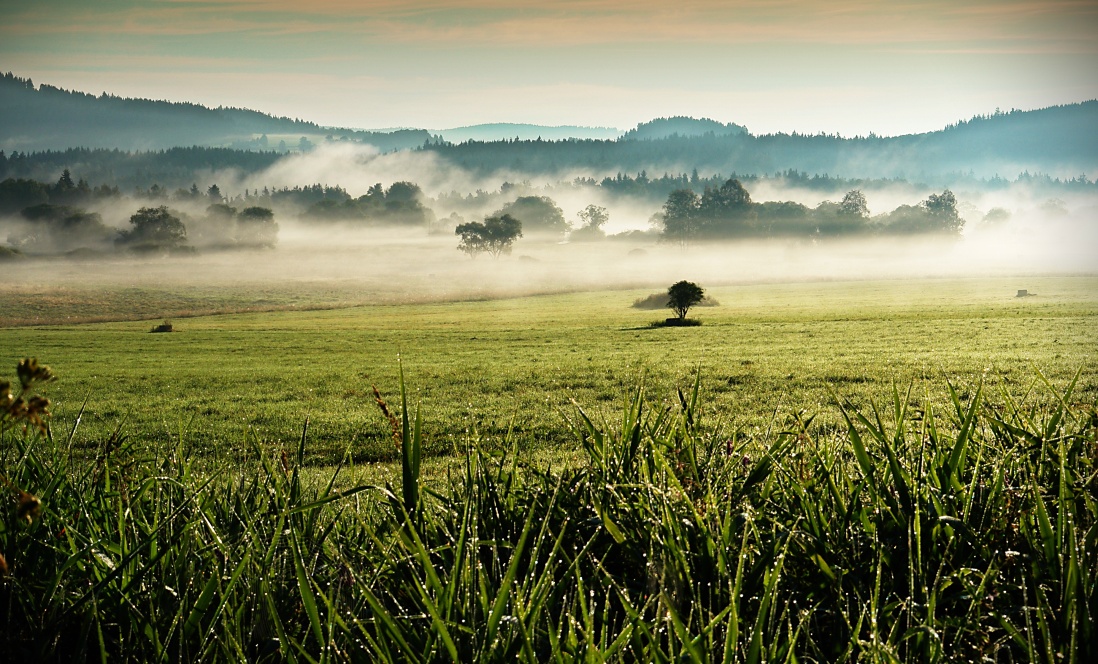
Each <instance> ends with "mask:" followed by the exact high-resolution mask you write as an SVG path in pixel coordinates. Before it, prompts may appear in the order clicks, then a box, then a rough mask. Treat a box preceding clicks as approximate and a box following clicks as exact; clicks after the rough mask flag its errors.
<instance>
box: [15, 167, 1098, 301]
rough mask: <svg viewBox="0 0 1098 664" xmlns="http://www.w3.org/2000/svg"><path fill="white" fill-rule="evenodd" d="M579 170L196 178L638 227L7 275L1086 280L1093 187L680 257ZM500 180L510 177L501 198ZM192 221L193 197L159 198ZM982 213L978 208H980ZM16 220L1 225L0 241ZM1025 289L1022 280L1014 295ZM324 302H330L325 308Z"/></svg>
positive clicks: (706, 247) (628, 282)
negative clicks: (588, 213)
mask: <svg viewBox="0 0 1098 664" xmlns="http://www.w3.org/2000/svg"><path fill="white" fill-rule="evenodd" d="M600 175H601V174H598V173H590V172H580V171H576V172H561V173H557V174H554V175H553V176H552V177H545V176H542V178H541V179H540V180H533V179H531V178H530V177H529V176H528V175H526V174H523V173H521V172H517V171H516V172H502V173H501V172H497V173H493V174H491V175H490V176H477V175H474V174H472V173H470V172H468V171H465V170H463V169H460V168H456V167H454V166H452V165H450V164H447V163H444V162H443V161H441V160H440V159H439V158H438V157H437V156H435V155H434V154H433V153H431V152H399V153H392V154H385V155H379V154H377V153H375V152H371V151H368V150H363V149H362V148H361V147H356V146H344V145H333V146H326V147H323V148H321V149H318V150H317V151H315V152H313V153H308V154H302V155H298V156H295V157H294V158H290V159H284V160H281V161H279V162H278V163H276V164H275V165H274V166H272V167H271V168H270V169H269V170H267V171H265V172H263V173H260V174H257V175H252V176H246V177H245V176H240V175H239V174H234V173H231V172H226V171H219V172H216V173H210V174H209V177H210V180H209V182H210V183H217V184H218V185H219V187H220V188H221V190H222V192H223V193H225V194H226V195H229V196H236V195H238V194H240V193H242V192H243V191H244V190H245V189H249V190H255V189H260V188H263V187H270V188H280V187H290V188H292V187H295V186H301V185H307V184H311V183H323V184H327V185H338V186H341V187H343V188H344V189H346V190H347V191H348V192H349V193H350V195H351V196H359V195H361V194H363V193H365V192H366V190H367V189H368V188H369V187H370V186H371V185H374V184H375V183H379V182H380V183H382V184H383V185H384V186H388V185H390V184H391V183H393V182H396V181H410V182H415V183H417V184H419V185H420V187H421V188H422V189H423V190H424V193H425V194H426V196H427V197H428V199H427V201H426V203H427V204H428V205H429V206H431V207H432V208H433V209H434V212H435V214H436V215H437V217H439V218H440V219H441V218H444V217H446V216H447V215H448V214H449V213H450V212H453V211H455V210H452V209H448V208H447V207H444V206H443V205H442V204H441V203H440V202H439V201H440V200H449V199H445V198H444V199H439V198H438V197H439V196H440V195H445V194H450V193H451V192H456V193H457V194H459V195H462V196H464V195H468V194H473V193H475V192H477V191H480V192H482V193H485V192H488V194H490V195H485V196H484V197H483V201H484V204H483V205H482V206H481V207H480V208H479V209H477V208H476V207H475V206H474V207H473V208H468V207H467V208H466V209H463V210H462V211H461V212H460V214H462V215H463V217H465V218H466V219H467V220H472V219H478V218H479V216H480V215H484V214H489V213H491V212H492V211H493V209H494V208H497V207H498V206H501V205H502V204H503V203H506V202H508V201H509V200H514V198H515V197H516V196H518V195H520V194H523V193H538V194H541V195H547V196H550V197H551V198H552V199H553V200H554V201H555V202H556V204H557V205H558V206H559V207H560V208H561V209H562V210H563V212H564V214H565V217H566V219H568V220H569V221H570V222H572V223H573V224H577V223H578V219H577V213H578V211H579V210H581V209H583V208H584V207H585V206H587V205H589V204H596V205H601V206H604V207H606V208H607V210H608V212H609V215H610V221H609V223H608V224H607V226H605V228H604V229H605V230H606V231H607V233H608V234H610V235H613V234H615V233H621V232H623V231H629V230H644V231H649V232H648V233H646V234H642V235H635V236H632V237H630V238H628V239H623V238H620V237H619V238H614V237H610V238H608V239H606V240H603V241H597V242H567V241H561V240H560V239H556V240H545V239H537V238H532V237H525V238H522V239H519V240H518V241H517V242H516V243H515V245H514V248H513V252H512V254H511V255H509V256H503V257H501V258H499V259H498V260H494V259H492V258H491V257H489V256H480V257H478V258H476V259H475V260H474V259H470V258H468V257H467V256H465V255H464V254H462V253H461V252H460V251H458V250H457V238H456V237H455V236H454V235H453V233H452V228H436V229H435V230H436V231H437V232H436V233H435V234H428V232H427V230H426V229H424V228H418V227H417V228H388V229H386V228H382V227H376V226H368V225H364V224H358V225H356V224H354V223H350V222H348V223H342V224H330V223H321V222H316V221H311V220H308V219H306V218H302V217H300V216H298V215H297V214H295V213H294V212H293V211H288V210H276V215H277V216H276V220H277V222H278V224H279V226H280V232H279V242H278V246H277V248H275V249H273V250H267V251H220V252H212V251H210V252H206V251H200V252H198V253H197V254H196V255H193V256H186V257H170V258H163V257H156V258H149V257H146V258H132V257H125V256H120V255H117V254H110V255H109V256H108V257H107V258H105V259H100V260H95V261H92V260H87V261H65V260H60V259H55V260H50V261H23V262H22V263H21V264H20V267H19V269H17V270H8V274H9V284H8V286H9V287H20V286H21V285H30V284H33V285H34V286H35V287H66V286H72V287H79V288H93V287H98V286H104V287H112V286H113V287H149V286H154V287H162V288H179V289H185V288H188V287H198V286H203V287H223V288H239V289H245V290H248V291H249V292H252V291H254V292H261V291H263V290H264V289H277V288H279V287H281V286H284V287H287V288H291V289H295V290H296V291H300V292H301V293H303V295H302V296H301V297H300V298H298V300H297V301H300V302H301V306H308V293H309V292H310V289H312V290H314V291H320V290H324V291H325V292H328V293H335V294H336V295H334V296H332V297H335V298H336V299H339V300H340V301H341V302H346V303H356V302H401V301H447V300H458V299H469V298H488V297H505V296H518V295H526V294H536V293H550V292H561V291H572V290H587V289H625V288H646V289H660V288H666V286H667V285H668V284H670V283H672V282H674V281H677V280H680V279H689V280H693V281H697V282H699V283H701V284H703V285H721V284H737V283H749V282H762V281H803V280H819V279H827V280H847V279H851V280H853V279H875V278H889V279H891V278H923V277H956V276H982V275H1029V274H1066V273H1096V272H1098V193H1095V192H1093V188H1090V189H1080V190H1079V191H1077V192H1075V191H1068V192H1066V193H1065V192H1059V193H1058V195H1057V196H1056V198H1055V199H1050V196H1048V193H1047V192H1046V191H1044V190H1041V189H1040V188H1036V187H1031V186H1028V185H1024V184H1014V185H1011V186H1009V187H1003V188H1000V189H998V190H993V191H987V190H983V189H978V188H977V189H966V188H965V187H963V186H958V187H957V188H956V189H954V193H955V194H956V196H957V199H958V201H959V209H960V212H961V214H962V216H963V217H964V218H965V219H966V226H965V230H964V233H963V235H962V236H961V237H957V238H938V237H926V236H916V235H905V236H873V237H865V238H850V239H813V238H780V239H773V240H750V241H740V242H725V243H719V244H701V243H696V244H692V245H690V246H687V247H681V246H679V245H677V244H673V243H665V242H660V241H659V239H658V234H657V233H655V232H652V230H653V226H652V218H653V215H654V214H656V213H657V212H658V211H659V209H660V205H661V202H662V201H660V200H652V199H650V198H644V197H632V198H630V197H623V196H620V195H613V194H611V193H609V192H607V191H604V190H602V188H600V187H592V186H586V185H573V184H570V183H571V182H572V181H573V180H574V178H576V177H595V178H596V179H597V178H598V177H599V176H600ZM504 182H511V183H522V184H520V185H519V186H514V187H511V188H510V189H507V188H505V190H504V191H501V185H502V184H503V183H504ZM748 190H749V191H750V193H751V195H752V199H753V200H754V201H756V202H763V201H770V200H774V201H782V200H792V201H796V202H800V203H803V204H805V205H807V206H809V207H815V206H816V205H818V204H819V203H820V202H821V201H824V200H836V201H837V200H840V199H841V198H842V196H843V194H844V193H845V192H843V191H838V190H836V191H821V190H819V189H815V188H813V189H809V188H797V187H790V186H787V185H785V184H783V183H782V181H781V180H760V181H758V182H754V183H751V184H749V185H748ZM937 191H940V189H935V188H931V187H928V186H920V185H916V184H910V183H899V184H893V185H883V186H874V187H872V188H867V189H865V190H864V193H865V195H866V198H867V201H868V205H869V209H870V212H871V214H880V213H886V212H889V211H891V210H893V209H895V208H896V207H897V206H899V205H915V204H917V203H918V202H919V201H921V200H923V199H925V198H926V196H927V195H929V194H930V193H935V192H937ZM147 204H149V203H148V202H143V201H140V200H135V199H131V198H123V199H120V200H113V201H109V202H105V203H99V204H96V205H93V206H92V208H93V211H96V212H99V213H100V214H101V215H102V217H103V221H104V223H105V224H107V225H108V226H111V227H114V228H117V229H124V228H126V227H127V225H128V224H127V220H128V218H129V215H131V214H133V212H134V211H135V210H136V209H137V208H138V207H139V206H141V205H147ZM168 205H169V207H173V208H182V211H183V212H185V213H186V214H189V215H192V216H194V217H198V216H200V215H202V214H203V213H204V210H203V207H204V204H202V203H189V204H188V203H182V202H179V203H177V202H171V203H168ZM989 213H991V214H989ZM18 223H21V222H19V221H18V220H15V221H12V220H7V221H6V222H5V221H0V241H3V239H4V238H5V237H7V235H8V231H9V230H11V228H12V225H13V224H18ZM1020 287H1024V286H1020ZM330 299H331V298H329V300H326V302H327V301H330Z"/></svg>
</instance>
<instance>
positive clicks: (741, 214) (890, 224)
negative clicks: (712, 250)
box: [656, 179, 965, 245]
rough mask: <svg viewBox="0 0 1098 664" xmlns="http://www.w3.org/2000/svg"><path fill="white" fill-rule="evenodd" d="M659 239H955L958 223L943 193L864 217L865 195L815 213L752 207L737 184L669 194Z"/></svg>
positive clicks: (784, 204)
mask: <svg viewBox="0 0 1098 664" xmlns="http://www.w3.org/2000/svg"><path fill="white" fill-rule="evenodd" d="M656 221H657V223H658V224H659V225H660V227H661V235H662V238H663V239H664V240H667V241H671V242H677V243H679V244H682V245H687V244H690V243H692V242H695V241H703V240H722V239H735V238H771V237H812V238H817V237H839V236H846V237H849V236H858V235H866V234H871V233H873V234H918V233H934V234H945V235H959V234H960V232H961V230H962V229H963V228H964V224H965V222H964V220H963V219H962V218H961V216H960V214H959V213H958V211H957V198H956V196H954V194H953V192H951V191H950V190H948V189H946V190H945V191H943V192H942V193H941V194H931V195H930V196H928V197H927V199H926V200H924V201H922V202H920V203H919V204H918V205H901V206H900V207H898V208H896V209H895V210H893V211H892V212H889V213H886V214H880V215H877V216H875V217H870V215H869V208H868V206H867V205H866V199H865V195H864V194H862V192H861V191H859V190H857V189H855V190H851V191H849V192H847V193H846V195H845V196H844V197H843V199H842V201H841V202H838V203H836V202H834V201H823V202H821V203H820V204H819V205H817V206H816V207H815V208H810V207H808V206H807V205H803V204H801V203H796V202H793V201H767V202H764V203H756V202H754V201H752V200H751V194H750V193H748V191H747V189H746V188H745V187H744V186H743V183H741V182H740V181H739V180H735V179H730V180H727V181H726V182H725V183H724V184H722V185H721V186H720V187H706V188H705V190H704V191H703V192H702V193H701V194H700V195H699V194H697V193H696V192H694V190H692V189H677V190H675V191H673V192H671V193H670V194H669V195H668V197H667V201H666V202H664V204H663V207H662V209H661V210H660V212H659V214H657V216H656Z"/></svg>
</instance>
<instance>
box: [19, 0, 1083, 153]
mask: <svg viewBox="0 0 1098 664" xmlns="http://www.w3.org/2000/svg"><path fill="white" fill-rule="evenodd" d="M5 15H6V20H5V21H3V22H2V27H0V36H2V37H3V38H2V39H0V62H2V63H3V65H2V68H3V69H4V70H10V71H12V72H13V73H15V74H16V75H19V76H23V77H30V78H32V79H34V80H35V81H37V82H48V83H50V84H51V85H56V86H60V87H64V88H68V89H76V90H82V91H86V92H90V93H93V94H98V93H99V92H102V91H106V92H108V93H111V94H117V95H120V96H127V97H140V98H151V99H165V100H171V101H189V102H194V103H200V104H204V105H208V106H213V107H216V106H232V107H242V108H249V109H254V110H259V111H262V112H265V113H271V114H273V115H278V116H288V117H299V118H302V119H306V120H310V121H313V122H316V123H318V124H320V125H323V126H332V127H363V128H369V127H397V126H412V127H422V128H440V127H442V128H460V127H467V126H473V125H479V124H490V123H522V124H538V125H546V126H562V125H574V126H581V127H614V128H619V129H628V128H631V127H633V126H635V125H636V124H638V123H639V122H644V121H647V120H651V119H652V118H655V117H668V116H677V115H685V116H693V117H708V118H712V119H714V120H718V121H721V122H735V123H737V124H741V125H744V126H746V127H747V128H748V129H749V130H751V131H752V132H753V133H774V132H794V131H795V132H799V133H808V134H814V133H819V132H824V133H838V134H841V135H844V136H857V135H867V134H869V133H871V132H872V133H876V134H878V135H899V134H909V133H919V132H924V131H932V130H936V129H941V128H942V127H944V126H945V125H948V124H950V123H953V122H956V121H958V120H965V119H968V118H971V117H973V116H975V115H983V114H989V113H993V112H994V111H995V110H996V109H1002V110H1004V111H1006V110H1010V109H1013V108H1017V109H1021V110H1027V109H1035V108H1043V107H1047V106H1053V105H1059V104H1066V103H1075V102H1081V101H1085V100H1088V99H1093V98H1096V97H1098V74H1095V72H1098V67H1096V66H1095V65H1096V64H1098V63H1096V55H1098V43H1096V42H1095V40H1094V39H1093V35H1094V34H1095V28H1096V27H1098V7H1096V6H1095V5H1094V4H1093V3H1091V2H1076V1H1066V2H1058V3H1038V2H1032V1H1014V2H987V1H977V2H971V1H969V2H961V3H953V2H944V1H938V0H935V1H932V2H898V3H887V4H882V5H866V4H864V3H857V2H853V1H852V0H845V1H844V2H839V3H826V4H825V3H818V2H807V1H804V0H795V1H793V2H788V3H777V4H774V3H766V2H757V1H750V2H733V3H718V2H713V1H712V0H692V1H689V2H683V3H675V4H674V5H669V4H666V3H659V2H634V3H628V4H627V3H618V2H598V3H587V2H583V3H580V2H564V3H547V2H531V3H526V4H524V5H522V6H519V7H515V6H512V5H511V4H509V3H502V2H498V1H497V0H462V1H461V2H448V1H443V0H432V1H430V2H428V1H427V0H417V1H416V2H402V3H396V2H388V1H373V2H366V3H348V2H344V1H342V0H322V1H320V2H317V3H313V4H312V5H310V7H309V9H308V10H303V9H300V8H299V6H298V5H297V4H296V3H290V2H286V1H285V0H239V1H235V2H224V3H206V2H197V1H192V0H177V1H174V2H159V3H143V2H137V0H109V1H107V2H101V3H95V4H94V5H88V4H87V3H83V2H75V1H74V0H58V1H56V2H51V3H33V4H27V5H24V6H19V7H12V6H9V7H7V8H6V9H5Z"/></svg>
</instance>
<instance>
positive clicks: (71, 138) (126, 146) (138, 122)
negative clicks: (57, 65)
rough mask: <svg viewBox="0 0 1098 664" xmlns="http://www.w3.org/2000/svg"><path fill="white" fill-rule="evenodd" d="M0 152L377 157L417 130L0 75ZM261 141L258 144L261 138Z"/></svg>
mask: <svg viewBox="0 0 1098 664" xmlns="http://www.w3.org/2000/svg"><path fill="white" fill-rule="evenodd" d="M0 118H2V119H3V121H2V122H0V149H6V150H8V151H12V150H20V151H24V152H25V151H40V150H58V149H65V148H74V147H84V148H118V149H121V150H159V149H164V148H171V147H177V146H202V147H232V148H237V149H258V150H280V151H289V150H294V149H297V148H299V147H300V146H301V145H302V143H301V139H302V138H303V137H304V138H305V139H306V141H308V143H306V144H305V145H308V144H312V143H316V142H318V141H320V140H325V139H326V137H328V136H332V138H333V139H335V140H340V139H344V137H345V140H348V141H355V142H358V143H366V144H370V145H373V146H376V147H377V148H378V149H379V150H381V151H383V152H385V151H389V150H399V149H404V148H411V147H415V146H419V145H423V143H424V142H425V141H427V140H428V139H430V138H431V135H430V134H429V133H428V132H427V131H426V130H423V129H407V130H399V131H394V132H391V133H381V132H369V131H355V130H349V129H333V128H326V127H321V126H319V125H317V124H315V123H313V122H307V121H304V120H294V119H290V118H285V117H274V116H271V115H267V114H265V113H260V112H258V111H251V110H247V109H241V108H207V107H206V106H201V105H199V104H191V103H178V102H168V101H153V100H150V99H130V98H124V97H117V96H114V95H109V94H107V93H103V94H101V95H99V96H96V95H91V94H86V93H83V92H76V91H70V90H64V89H61V88H57V87H54V86H51V85H45V84H43V85H39V86H37V87H36V86H35V85H34V83H33V82H32V81H31V80H30V79H25V78H20V77H18V76H14V75H12V74H10V73H8V74H4V75H0ZM264 137H266V138H264Z"/></svg>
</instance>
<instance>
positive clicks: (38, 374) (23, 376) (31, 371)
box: [15, 357, 56, 390]
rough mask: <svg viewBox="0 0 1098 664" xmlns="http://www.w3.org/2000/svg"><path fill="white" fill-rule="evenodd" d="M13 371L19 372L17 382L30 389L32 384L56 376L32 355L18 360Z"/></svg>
mask: <svg viewBox="0 0 1098 664" xmlns="http://www.w3.org/2000/svg"><path fill="white" fill-rule="evenodd" d="M15 371H16V373H17V374H19V382H20V384H22V386H23V389H24V390H28V389H30V387H31V386H32V385H35V384H38V383H48V382H50V381H52V380H54V379H55V378H56V376H54V375H53V372H52V371H50V368H49V367H47V366H46V365H39V364H38V360H37V359H35V358H33V357H28V358H26V359H24V360H23V361H22V362H20V363H19V365H18V366H17V367H16V369H15Z"/></svg>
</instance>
